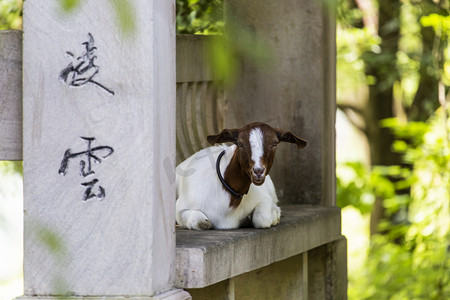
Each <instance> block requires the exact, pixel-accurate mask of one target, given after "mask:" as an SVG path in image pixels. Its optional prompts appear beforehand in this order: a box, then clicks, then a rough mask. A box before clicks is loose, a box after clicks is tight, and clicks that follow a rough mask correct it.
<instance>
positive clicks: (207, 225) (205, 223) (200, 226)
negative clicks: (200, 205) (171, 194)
mask: <svg viewBox="0 0 450 300" xmlns="http://www.w3.org/2000/svg"><path fill="white" fill-rule="evenodd" d="M197 227H198V229H200V230H208V229H211V227H212V224H211V222H210V221H209V220H208V219H205V220H204V221H200V222H198V224H197Z"/></svg>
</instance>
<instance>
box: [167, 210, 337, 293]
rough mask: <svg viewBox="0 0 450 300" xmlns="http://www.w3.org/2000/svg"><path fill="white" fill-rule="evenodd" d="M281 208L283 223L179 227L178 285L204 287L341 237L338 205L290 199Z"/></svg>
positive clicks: (182, 286) (177, 235)
mask: <svg viewBox="0 0 450 300" xmlns="http://www.w3.org/2000/svg"><path fill="white" fill-rule="evenodd" d="M281 210H282V218H281V223H280V224H278V225H277V226H275V227H272V228H269V229H254V228H241V229H237V230H210V231H193V230H184V229H178V230H177V233H176V278H175V286H176V287H178V288H203V287H206V286H208V285H211V284H214V283H217V282H220V281H222V280H225V279H228V278H231V277H234V276H237V275H240V274H242V273H245V272H250V271H252V270H256V269H258V268H261V267H264V266H267V265H269V264H272V263H274V262H277V261H280V260H283V259H286V258H288V257H291V256H294V255H297V254H300V253H303V252H305V251H308V250H310V249H313V248H316V247H318V246H320V245H323V244H326V243H329V242H332V241H334V240H337V239H339V238H340V237H341V211H340V208H338V207H324V206H310V205H290V206H284V207H281Z"/></svg>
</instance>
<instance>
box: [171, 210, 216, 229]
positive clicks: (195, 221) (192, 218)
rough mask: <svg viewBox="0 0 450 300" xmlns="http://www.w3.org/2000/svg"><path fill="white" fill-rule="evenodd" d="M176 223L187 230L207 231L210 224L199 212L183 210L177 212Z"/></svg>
mask: <svg viewBox="0 0 450 300" xmlns="http://www.w3.org/2000/svg"><path fill="white" fill-rule="evenodd" d="M176 217H177V223H178V225H180V226H183V227H186V228H187V229H195V230H208V229H211V227H212V224H211V222H210V221H209V220H208V217H207V216H206V215H205V214H204V213H203V212H201V211H199V210H192V209H183V210H180V211H177V216H176Z"/></svg>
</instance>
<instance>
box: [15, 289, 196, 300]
mask: <svg viewBox="0 0 450 300" xmlns="http://www.w3.org/2000/svg"><path fill="white" fill-rule="evenodd" d="M191 299H192V297H191V295H189V293H188V292H186V291H184V290H180V289H176V290H170V291H167V292H164V293H162V294H159V295H155V296H64V295H62V296H20V297H17V298H15V299H14V300H191Z"/></svg>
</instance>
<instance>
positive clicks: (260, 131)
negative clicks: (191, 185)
mask: <svg viewBox="0 0 450 300" xmlns="http://www.w3.org/2000/svg"><path fill="white" fill-rule="evenodd" d="M207 139H208V142H209V143H210V144H211V145H214V144H216V143H227V142H232V143H234V144H236V146H237V149H236V151H237V153H236V154H237V158H238V161H239V164H240V166H241V168H242V170H243V171H244V172H245V173H246V174H247V176H248V177H249V178H250V179H251V181H252V182H253V183H254V184H255V185H261V184H263V183H264V180H265V178H266V175H267V174H269V171H270V169H271V168H272V164H273V160H274V157H275V152H276V149H277V145H278V144H279V143H280V142H288V143H294V144H296V145H297V147H298V149H302V148H304V147H305V146H306V141H304V140H302V139H301V138H299V137H297V136H296V135H294V134H293V133H292V132H290V131H286V130H282V129H277V128H272V127H271V126H269V125H267V124H265V123H251V124H248V125H247V126H244V127H243V128H240V129H224V130H222V131H221V132H220V133H219V134H217V135H210V136H208V138H207Z"/></svg>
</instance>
